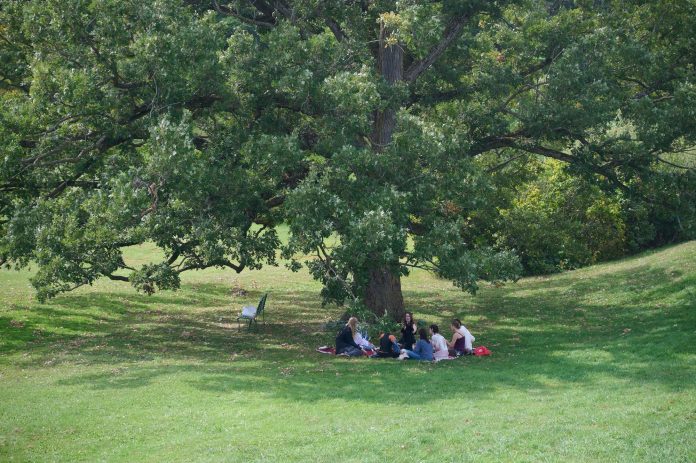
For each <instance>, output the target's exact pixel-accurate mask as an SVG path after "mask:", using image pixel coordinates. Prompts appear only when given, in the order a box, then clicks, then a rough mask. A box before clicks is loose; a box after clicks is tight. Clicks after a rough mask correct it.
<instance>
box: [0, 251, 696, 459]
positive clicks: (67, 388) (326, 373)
mask: <svg viewBox="0 0 696 463" xmlns="http://www.w3.org/2000/svg"><path fill="white" fill-rule="evenodd" d="M154 253H155V251H154V250H152V249H148V248H144V247H141V248H136V249H130V250H129V259H130V260H131V261H136V260H148V259H151V258H152V256H153V254H154ZM28 276H29V273H28V272H24V273H17V272H9V271H2V272H0V288H1V293H0V461H10V462H14V461H41V462H43V461H65V462H75V461H88V462H96V461H109V462H112V461H116V462H143V461H166V462H170V461H186V462H188V461H215V462H217V461H271V462H277V461H281V462H292V461H303V462H314V461H327V462H351V461H354V462H380V463H383V462H391V461H405V462H406V461H409V462H411V461H437V462H448V461H452V462H463V461H477V462H484V461H490V462H498V461H511V462H524V461H529V462H539V461H562V462H569V461H578V462H580V461H582V462H587V461H601V462H611V461H617V462H618V461H620V462H637V461H645V462H651V463H656V462H694V461H696V242H691V243H686V244H683V245H680V246H674V247H670V248H667V249H663V250H660V251H657V252H653V253H650V254H645V255H642V256H639V257H636V258H630V259H625V260H622V261H618V262H614V263H610V264H605V265H598V266H595V267H591V268H587V269H583V270H579V271H574V272H568V273H565V274H561V275H557V276H553V277H544V278H530V279H524V280H521V281H520V282H518V283H517V284H511V285H508V286H505V287H503V288H493V287H486V288H483V289H482V290H481V292H480V293H479V294H478V295H477V296H476V297H471V296H468V295H466V294H464V293H462V292H460V291H458V290H457V289H456V288H453V287H452V286H451V285H450V284H449V283H447V282H445V281H440V280H437V279H435V278H433V277H432V276H430V275H428V274H425V273H419V272H416V273H414V274H413V275H411V276H410V277H409V278H408V279H406V280H405V281H404V291H405V298H406V302H407V305H408V307H409V309H412V310H413V311H414V312H415V314H416V317H417V318H420V319H424V320H426V321H428V322H437V323H440V324H441V326H448V325H449V323H448V320H449V319H450V318H451V317H453V316H457V317H459V318H461V319H462V320H463V321H464V323H465V324H466V325H467V326H468V327H469V329H470V330H471V331H472V332H473V333H474V335H475V336H476V338H477V344H483V345H486V346H487V347H489V348H490V349H491V350H492V351H493V356H491V357H489V358H463V359H458V360H455V361H450V362H441V363H439V364H420V363H416V362H401V363H400V362H398V361H392V360H370V359H343V358H332V357H329V356H324V355H320V354H317V353H315V352H314V348H315V347H317V346H319V345H322V344H328V343H331V342H333V336H334V333H330V332H326V331H324V330H323V324H324V323H325V322H326V321H327V320H329V319H335V318H336V317H337V316H338V315H339V314H340V313H341V310H340V309H339V308H336V307H327V308H322V307H321V304H320V299H319V297H318V290H319V287H318V285H317V284H316V283H315V282H313V281H312V280H311V279H310V278H309V277H308V276H307V274H306V273H290V272H289V271H287V270H285V269H284V268H283V267H280V268H267V269H264V270H262V271H254V272H245V273H243V274H241V275H236V274H233V273H231V272H227V271H217V270H207V271H201V272H196V273H191V274H188V275H186V277H185V279H184V284H183V287H182V289H181V290H180V291H178V292H173V293H172V292H163V293H158V294H155V295H154V296H151V297H148V296H145V295H142V294H137V293H135V291H134V290H133V289H132V288H131V287H130V286H128V285H124V284H119V283H115V282H110V281H100V282H99V283H98V284H96V285H95V286H93V287H87V288H81V289H79V290H77V291H75V292H73V293H70V294H65V295H62V296H60V297H57V298H55V299H53V300H50V301H49V302H48V303H46V304H39V303H38V302H37V301H36V300H35V298H34V296H33V292H32V289H31V288H30V287H29V284H28V280H27V278H28ZM234 288H243V289H245V290H247V291H248V295H247V296H244V297H235V296H234V295H233V294H232V290H233V289H234ZM266 291H268V292H269V293H270V295H269V299H268V304H267V325H266V326H265V327H264V328H262V329H260V330H259V332H258V333H249V332H247V331H245V330H242V331H241V332H238V331H237V328H236V324H234V323H233V318H234V317H235V316H236V313H237V312H238V311H239V309H240V307H241V306H242V305H243V304H248V303H255V302H256V301H258V299H259V297H260V296H261V294H262V293H263V292H266ZM445 331H446V333H445V335H446V336H450V332H449V328H447V330H445Z"/></svg>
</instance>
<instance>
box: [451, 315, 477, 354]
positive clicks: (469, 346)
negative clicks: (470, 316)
mask: <svg viewBox="0 0 696 463" xmlns="http://www.w3.org/2000/svg"><path fill="white" fill-rule="evenodd" d="M457 325H459V326H457ZM452 326H453V327H455V328H456V329H457V331H459V332H460V333H461V334H462V336H464V353H465V354H471V353H472V352H473V350H474V341H476V338H475V337H474V335H472V334H471V332H470V331H469V330H467V329H466V326H464V325H462V322H461V320H459V319H458V318H455V319H454V320H452Z"/></svg>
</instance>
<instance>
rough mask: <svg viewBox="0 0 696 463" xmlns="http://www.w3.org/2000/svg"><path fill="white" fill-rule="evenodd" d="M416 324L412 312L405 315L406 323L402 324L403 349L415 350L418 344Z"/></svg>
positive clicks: (401, 341) (401, 342)
mask: <svg viewBox="0 0 696 463" xmlns="http://www.w3.org/2000/svg"><path fill="white" fill-rule="evenodd" d="M416 329H417V327H416V323H415V322H414V321H413V314H412V313H411V312H406V313H405V314H404V321H403V322H402V324H401V339H399V344H401V348H402V349H408V350H411V349H413V345H414V344H415V343H416Z"/></svg>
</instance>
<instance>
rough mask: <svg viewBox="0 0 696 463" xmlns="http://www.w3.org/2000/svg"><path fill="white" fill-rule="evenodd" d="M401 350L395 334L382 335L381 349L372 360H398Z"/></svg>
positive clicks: (380, 339)
mask: <svg viewBox="0 0 696 463" xmlns="http://www.w3.org/2000/svg"><path fill="white" fill-rule="evenodd" d="M400 350H401V349H399V345H398V344H397V343H396V337H395V336H394V335H393V334H389V333H382V336H381V337H380V338H379V349H378V350H377V353H376V354H375V355H373V356H372V358H396V357H398V356H399V352H400Z"/></svg>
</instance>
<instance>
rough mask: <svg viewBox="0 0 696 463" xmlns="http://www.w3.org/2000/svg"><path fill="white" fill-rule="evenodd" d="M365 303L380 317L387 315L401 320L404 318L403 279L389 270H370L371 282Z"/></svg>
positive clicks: (366, 292)
mask: <svg viewBox="0 0 696 463" xmlns="http://www.w3.org/2000/svg"><path fill="white" fill-rule="evenodd" d="M363 302H364V303H365V305H366V306H367V307H368V308H369V309H370V311H372V312H373V313H374V314H376V315H378V316H382V315H384V314H385V313H386V314H387V315H389V316H390V317H391V318H393V319H394V320H401V319H402V318H403V316H404V297H403V295H402V294H401V277H400V276H399V275H394V274H393V273H392V272H391V271H390V270H389V269H388V268H376V269H372V270H370V281H369V283H368V285H367V288H366V290H365V297H364V301H363Z"/></svg>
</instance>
